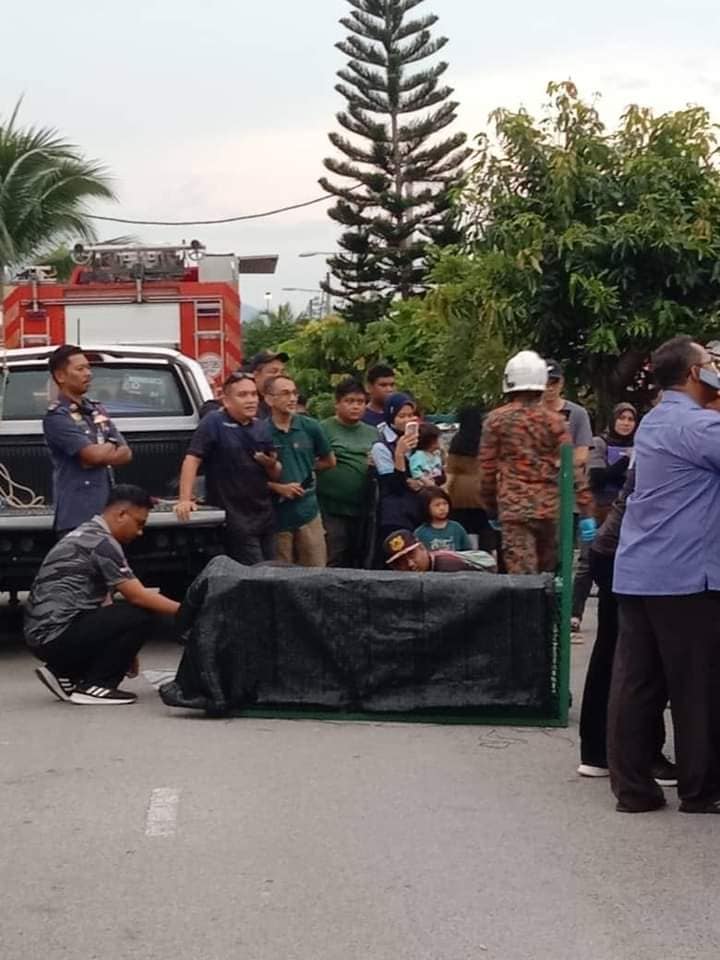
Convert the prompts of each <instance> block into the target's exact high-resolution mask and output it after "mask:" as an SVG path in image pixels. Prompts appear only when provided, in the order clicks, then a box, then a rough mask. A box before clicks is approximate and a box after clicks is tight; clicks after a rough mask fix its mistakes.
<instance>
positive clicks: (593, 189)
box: [434, 83, 720, 408]
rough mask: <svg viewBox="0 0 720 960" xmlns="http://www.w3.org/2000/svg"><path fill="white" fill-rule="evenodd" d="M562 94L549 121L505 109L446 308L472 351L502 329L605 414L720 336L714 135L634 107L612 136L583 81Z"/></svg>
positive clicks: (441, 279)
mask: <svg viewBox="0 0 720 960" xmlns="http://www.w3.org/2000/svg"><path fill="white" fill-rule="evenodd" d="M548 93H549V95H550V97H551V103H550V104H549V105H548V109H547V113H546V115H545V117H544V118H543V119H542V120H540V121H539V122H537V121H535V119H534V118H533V117H531V116H530V115H529V114H527V113H526V112H525V111H524V110H519V111H517V112H515V113H513V112H510V111H507V110H498V111H496V112H495V114H494V115H493V116H494V121H495V131H496V137H495V138H493V139H492V140H491V139H490V138H489V137H487V136H485V135H481V136H479V137H478V138H477V144H478V149H477V153H476V156H475V158H474V159H475V163H474V166H473V168H472V170H471V173H470V174H469V176H468V178H467V181H466V184H465V187H464V189H463V190H462V191H461V192H460V194H459V197H458V200H459V208H460V209H461V211H462V216H463V223H464V227H465V230H466V234H467V242H466V245H465V248H464V250H463V251H462V252H461V253H449V254H446V255H445V256H443V257H441V259H440V262H439V263H438V264H437V265H436V266H435V269H434V278H435V279H436V281H437V282H438V283H439V284H440V287H439V289H438V291H437V296H440V297H443V298H444V297H446V296H447V297H449V300H450V303H451V305H452V310H453V313H454V316H455V321H456V322H460V323H461V325H462V323H465V324H466V334H467V336H468V338H469V339H468V340H466V349H467V350H468V352H471V351H472V349H473V347H472V344H474V343H479V342H480V341H481V340H482V341H485V338H486V337H487V335H488V331H490V332H493V331H494V332H495V334H496V335H497V336H498V337H499V338H500V341H504V344H505V346H506V349H507V351H508V352H510V351H512V350H514V349H520V348H523V347H533V348H535V349H537V350H538V351H539V352H540V353H542V354H543V355H545V356H553V357H556V358H557V359H559V360H560V361H562V362H563V363H564V364H565V365H566V368H567V370H568V372H569V374H570V377H571V380H574V381H575V383H576V384H584V385H591V386H592V387H593V388H594V390H595V392H596V393H597V394H599V396H600V406H601V407H603V408H606V407H607V405H608V404H609V403H610V402H611V400H612V399H614V398H618V397H619V396H621V395H622V394H623V393H624V392H625V391H626V390H627V389H628V388H630V387H632V385H633V384H634V382H635V381H636V378H637V376H638V372H639V370H640V368H641V366H642V365H643V363H644V361H645V359H646V357H647V354H648V352H649V351H650V350H651V349H652V348H653V347H654V346H656V345H657V344H658V343H660V342H662V341H663V340H665V339H667V338H668V337H671V336H673V335H675V334H676V333H679V332H689V333H692V334H693V335H694V336H697V337H699V338H700V337H703V336H704V335H710V334H716V333H717V330H718V304H719V303H720V268H718V263H719V262H720V174H719V173H718V168H717V165H716V162H715V161H716V151H717V148H716V142H715V136H714V127H713V125H712V124H711V123H710V119H709V117H708V114H707V113H706V111H704V110H703V109H701V108H699V107H690V108H688V109H686V110H681V111H678V112H676V113H668V114H663V115H661V116H655V115H654V114H653V113H652V112H651V111H650V110H648V109H643V108H640V107H637V106H634V107H630V108H629V109H628V110H627V112H626V113H625V115H624V116H623V118H622V122H621V125H620V126H619V128H618V129H617V130H616V131H614V132H612V133H608V132H607V131H606V130H605V128H604V126H603V125H602V123H601V122H600V119H599V116H598V114H597V111H596V109H595V107H594V106H593V105H591V104H587V103H585V102H584V101H583V100H581V99H580V97H579V96H578V93H577V91H576V89H575V87H574V86H573V85H572V84H571V83H561V84H551V85H550V86H549V88H548ZM458 297H459V300H458V299H457V298H458ZM473 311H476V312H477V315H478V316H479V318H480V321H481V322H480V323H479V324H478V325H477V326H473V325H472V323H470V321H469V318H470V317H471V315H472V312H473ZM461 318H464V319H461ZM478 358H479V355H478Z"/></svg>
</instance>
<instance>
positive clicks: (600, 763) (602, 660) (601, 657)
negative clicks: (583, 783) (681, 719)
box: [580, 550, 667, 767]
mask: <svg viewBox="0 0 720 960" xmlns="http://www.w3.org/2000/svg"><path fill="white" fill-rule="evenodd" d="M589 560H590V572H591V576H592V579H593V580H594V581H595V583H596V584H597V586H598V609H597V634H596V636H595V643H594V645H593V649H592V654H591V656H590V662H589V663H588V668H587V673H586V675H585V689H584V690H583V698H582V708H581V710H580V759H581V761H582V762H583V763H587V764H590V766H593V767H607V765H608V761H607V725H608V700H609V697H610V680H611V678H612V669H613V660H614V659H615V647H616V645H617V637H618V603H617V600H616V598H615V594H614V593H613V590H612V583H613V567H614V565H615V558H614V556H606V555H604V554H601V553H597V552H596V551H595V550H591V551H590V554H589ZM666 702H667V694H666V695H665V699H664V701H663V706H662V708H661V710H660V712H659V713H658V715H657V718H656V721H655V747H654V750H653V753H652V758H653V759H656V758H658V757H659V756H660V754H661V753H662V749H663V746H664V744H665V722H664V720H663V710H664V709H665V703H666Z"/></svg>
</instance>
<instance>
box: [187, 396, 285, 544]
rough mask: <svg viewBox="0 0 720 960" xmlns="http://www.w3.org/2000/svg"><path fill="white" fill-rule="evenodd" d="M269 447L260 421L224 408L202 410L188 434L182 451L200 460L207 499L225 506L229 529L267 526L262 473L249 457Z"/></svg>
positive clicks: (250, 532)
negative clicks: (242, 417) (239, 416)
mask: <svg viewBox="0 0 720 960" xmlns="http://www.w3.org/2000/svg"><path fill="white" fill-rule="evenodd" d="M271 450H272V438H271V436H270V427H269V424H268V423H267V422H266V421H263V420H253V421H252V422H251V423H248V424H242V423H238V422H237V421H236V420H233V418H232V417H231V416H229V414H228V413H227V411H225V410H218V411H216V412H215V413H209V414H207V416H205V417H204V418H203V419H202V420H201V422H200V426H199V427H198V428H197V430H196V431H195V433H194V434H193V437H192V440H191V441H190V446H189V448H188V453H189V454H192V456H194V457H199V458H200V459H201V460H202V461H203V464H204V467H205V477H206V482H207V499H208V501H209V502H210V503H213V504H215V505H216V506H218V507H221V508H222V509H223V510H224V511H225V513H226V515H227V524H228V527H230V528H231V530H233V531H234V532H237V533H241V534H246V535H247V536H252V537H256V536H261V535H262V534H265V533H268V532H270V531H271V530H272V529H273V508H272V500H271V499H270V488H269V487H268V476H267V473H266V472H265V470H264V468H263V467H261V466H260V464H259V463H257V462H256V460H255V459H254V454H255V453H257V452H258V451H261V452H263V453H268V452H270V451H271Z"/></svg>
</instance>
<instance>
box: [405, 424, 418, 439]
mask: <svg viewBox="0 0 720 960" xmlns="http://www.w3.org/2000/svg"><path fill="white" fill-rule="evenodd" d="M419 430H420V421H419V420H411V421H410V422H409V423H408V425H407V426H406V427H405V438H406V440H417V438H418V432H419Z"/></svg>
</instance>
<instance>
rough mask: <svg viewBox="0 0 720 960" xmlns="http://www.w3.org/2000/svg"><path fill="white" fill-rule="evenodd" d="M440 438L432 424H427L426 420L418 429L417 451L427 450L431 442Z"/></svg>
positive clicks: (438, 431)
mask: <svg viewBox="0 0 720 960" xmlns="http://www.w3.org/2000/svg"><path fill="white" fill-rule="evenodd" d="M439 436H440V430H439V429H438V428H437V427H436V426H435V424H434V423H428V422H427V421H426V420H423V422H422V423H421V424H420V426H419V427H418V445H417V448H418V450H427V448H428V447H429V446H430V444H431V443H432V442H433V440H437V439H438V437H439Z"/></svg>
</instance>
